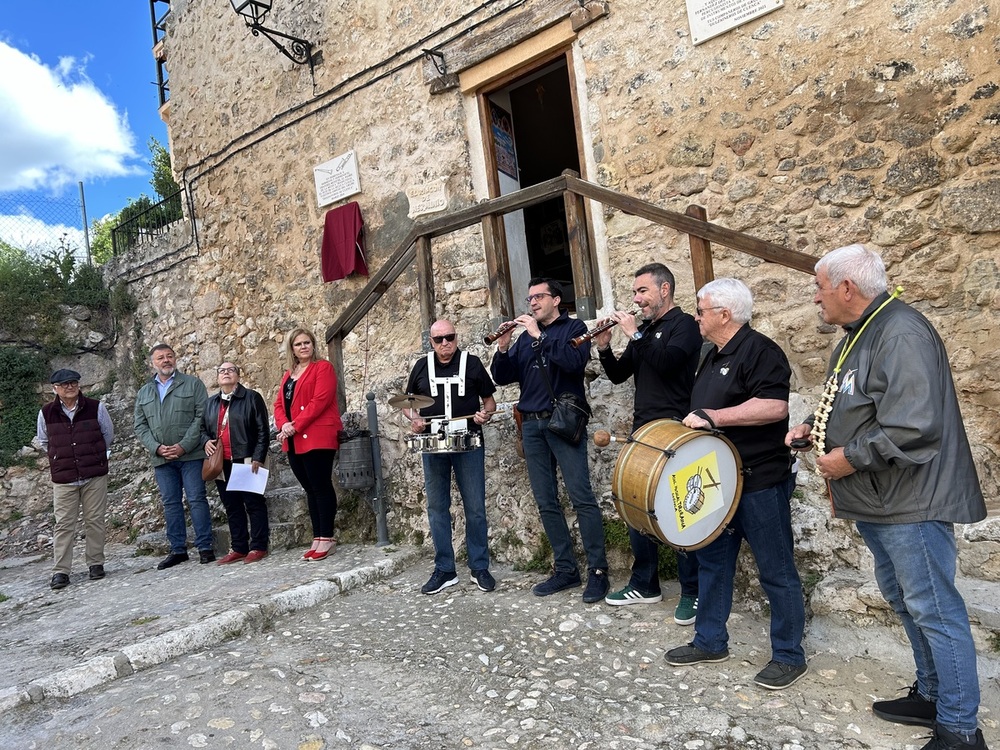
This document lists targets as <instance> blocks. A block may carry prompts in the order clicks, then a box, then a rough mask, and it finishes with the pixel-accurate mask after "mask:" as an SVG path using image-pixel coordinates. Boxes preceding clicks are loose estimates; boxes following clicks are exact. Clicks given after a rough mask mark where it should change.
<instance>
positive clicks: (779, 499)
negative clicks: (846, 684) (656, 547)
mask: <svg viewBox="0 0 1000 750" xmlns="http://www.w3.org/2000/svg"><path fill="white" fill-rule="evenodd" d="M794 487H795V481H794V480H793V479H792V478H791V477H789V478H788V479H787V480H786V481H784V482H779V483H778V484H776V485H774V486H773V487H768V488H767V489H763V490H758V491H756V492H745V493H743V497H742V498H741V499H740V504H739V507H738V508H737V509H736V514H735V515H734V516H733V520H732V521H730V523H729V526H727V527H726V529H725V531H723V532H722V534H720V535H719V537H718V538H717V539H716V540H715V541H714V542H712V543H711V544H709V545H707V546H705V547H702V548H701V549H699V550H698V592H699V593H698V619H697V620H696V621H695V631H696V633H695V637H694V645H695V646H696V647H697V648H700V649H704V650H705V651H724V650H725V649H727V648H728V647H729V632H728V631H727V630H726V622H727V621H728V620H729V613H730V612H731V611H732V608H733V578H734V577H735V575H736V560H737V558H738V556H739V553H740V546H741V545H742V543H743V540H744V539H746V540H747V544H749V545H750V551H751V552H753V556H754V560H756V562H757V570H758V575H759V578H760V585H761V588H763V589H764V593H765V594H767V600H768V603H769V604H770V606H771V659H773V660H774V661H778V662H781V663H782V664H792V665H795V666H799V665H802V664H805V663H806V654H805V650H804V649H803V648H802V632H803V630H804V629H805V624H806V612H805V603H804V601H803V598H802V584H801V582H800V581H799V573H798V571H797V570H796V569H795V558H794V556H793V554H792V552H793V548H794V540H793V539H792V514H791V507H790V500H791V496H792V489H794Z"/></svg>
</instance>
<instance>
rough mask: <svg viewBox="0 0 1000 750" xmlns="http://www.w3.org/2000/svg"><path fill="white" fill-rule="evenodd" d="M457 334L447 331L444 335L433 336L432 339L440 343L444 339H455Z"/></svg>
mask: <svg viewBox="0 0 1000 750" xmlns="http://www.w3.org/2000/svg"><path fill="white" fill-rule="evenodd" d="M457 335H458V334H456V333H446V334H445V335H444V336H431V341H433V342H434V343H435V344H440V343H442V342H444V341H454V340H455V337H456V336H457Z"/></svg>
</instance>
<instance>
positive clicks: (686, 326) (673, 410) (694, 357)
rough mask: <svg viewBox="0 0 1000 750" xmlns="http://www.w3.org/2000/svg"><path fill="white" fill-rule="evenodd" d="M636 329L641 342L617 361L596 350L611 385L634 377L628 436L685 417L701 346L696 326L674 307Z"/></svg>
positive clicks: (608, 352)
mask: <svg viewBox="0 0 1000 750" xmlns="http://www.w3.org/2000/svg"><path fill="white" fill-rule="evenodd" d="M639 331H641V332H642V338H641V339H639V340H638V341H636V340H634V339H633V340H632V341H629V343H628V346H626V347H625V351H624V352H622V356H621V357H619V358H618V359H615V355H614V352H612V351H611V347H610V346H609V347H608V348H607V349H604V350H602V351H599V352H598V354H599V356H600V359H601V365H602V366H603V367H604V372H605V373H606V374H607V376H608V380H610V381H611V382H612V383H624V382H625V381H626V380H628V379H629V377H630V376H634V377H635V403H634V406H633V410H632V430H633V432H634V431H635V430H637V429H639V428H640V427H642V426H643V425H644V424H647V423H648V422H652V421H653V420H654V419H670V418H671V417H673V418H676V419H683V418H684V417H686V416H687V414H688V412H689V411H690V408H689V401H690V398H691V384H692V383H693V382H694V373H695V370H696V369H697V367H698V354H699V353H700V352H701V344H702V338H701V333H700V332H699V331H698V323H697V322H695V319H694V318H693V317H691V316H690V315H688V314H687V313H686V312H684V311H683V310H681V309H680V308H679V307H672V308H670V310H668V311H667V312H666V314H664V315H663V316H662V317H660V318H658V319H657V320H653V321H645V322H644V323H643V324H642V325H641V326H639Z"/></svg>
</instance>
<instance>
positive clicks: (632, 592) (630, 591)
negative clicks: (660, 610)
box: [604, 586, 663, 607]
mask: <svg viewBox="0 0 1000 750" xmlns="http://www.w3.org/2000/svg"><path fill="white" fill-rule="evenodd" d="M604 601H605V603H606V604H611V605H613V606H615V607H621V606H624V605H626V604H656V603H657V602H662V601H663V594H659V593H657V594H644V593H642V592H641V591H639V589H634V588H632V587H631V586H626V587H625V588H623V589H622V590H621V591H616V592H614V593H613V594H608V595H607V596H606V597H604Z"/></svg>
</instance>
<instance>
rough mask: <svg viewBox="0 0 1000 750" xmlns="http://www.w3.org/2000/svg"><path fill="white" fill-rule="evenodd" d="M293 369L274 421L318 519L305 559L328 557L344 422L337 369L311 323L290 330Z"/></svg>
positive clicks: (333, 545)
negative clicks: (325, 356)
mask: <svg viewBox="0 0 1000 750" xmlns="http://www.w3.org/2000/svg"><path fill="white" fill-rule="evenodd" d="M286 355H287V361H288V370H287V371H286V372H285V375H284V377H282V379H281V387H280V388H278V394H277V396H275V399H274V426H275V427H276V428H277V429H278V438H279V439H280V440H281V447H282V450H284V451H285V452H286V453H287V454H288V465H289V466H290V467H291V469H292V473H293V474H295V478H296V479H297V480H299V484H301V485H302V489H304V490H305V492H306V500H307V502H308V505H309V518H310V520H311V521H312V532H313V541H312V546H311V547H310V548H309V549H308V550H307V551H306V553H305V554H304V555H302V559H303V560H309V561H313V562H315V561H317V560H323V559H324V558H326V557H329V556H330V555H331V554H333V551H334V549H335V548H336V546H337V541H336V540H335V539H334V538H333V529H334V520H335V519H336V515H337V493H336V492H335V491H334V489H333V460H334V458H335V457H336V455H337V448H338V447H339V443H338V433H339V432H340V431H341V430H342V429H343V428H344V425H343V423H342V422H341V420H340V410H339V409H338V407H337V374H336V372H334V369H333V365H331V364H330V363H329V362H328V361H326V360H325V359H321V358H320V356H319V354H317V352H316V337H315V336H313V334H312V332H311V331H309V330H307V329H305V328H296V329H295V330H293V331H292V332H291V333H290V334H289V335H288V342H287V346H286Z"/></svg>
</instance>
